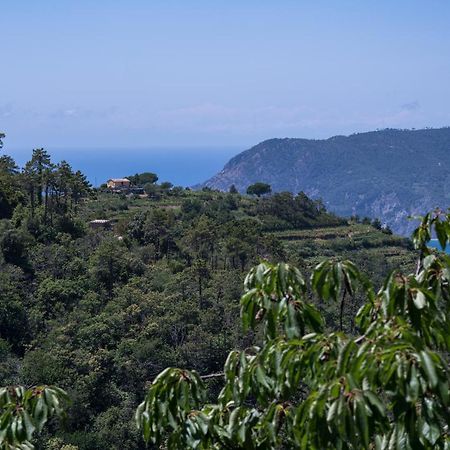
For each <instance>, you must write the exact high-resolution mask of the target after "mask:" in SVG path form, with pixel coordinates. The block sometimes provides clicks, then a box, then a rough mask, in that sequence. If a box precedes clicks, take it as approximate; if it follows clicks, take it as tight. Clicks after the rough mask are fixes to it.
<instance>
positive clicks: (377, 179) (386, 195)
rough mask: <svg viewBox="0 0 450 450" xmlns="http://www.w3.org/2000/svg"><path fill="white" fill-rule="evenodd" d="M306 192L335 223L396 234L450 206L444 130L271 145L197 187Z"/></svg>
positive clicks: (449, 137)
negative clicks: (352, 221)
mask: <svg viewBox="0 0 450 450" xmlns="http://www.w3.org/2000/svg"><path fill="white" fill-rule="evenodd" d="M256 181H262V182H266V183H269V184H270V185H271V186H272V189H273V190H274V191H291V192H294V193H298V192H299V191H304V192H305V193H306V194H307V195H308V196H310V197H312V198H319V197H320V198H322V199H323V200H324V202H325V204H326V206H327V208H328V209H330V210H331V211H334V212H335V213H337V214H338V215H341V216H350V215H353V214H357V215H360V216H369V217H378V218H380V219H381V220H382V222H385V223H387V224H389V226H391V228H392V229H393V230H394V231H396V232H397V233H401V234H408V233H409V232H410V231H411V229H412V228H413V227H414V225H413V223H411V222H410V221H408V220H407V217H408V216H409V215H411V214H413V215H414V214H420V213H423V212H424V211H427V210H429V209H430V208H433V207H435V206H440V207H445V208H446V207H448V206H450V128H441V129H426V130H394V129H387V130H382V131H374V132H369V133H359V134H354V135H351V136H335V137H331V138H329V139H325V140H309V139H288V138H286V139H270V140H267V141H264V142H261V143H260V144H258V145H256V146H254V147H252V148H251V149H249V150H246V151H244V152H242V153H240V154H239V155H237V156H235V157H234V158H232V159H231V160H230V161H229V162H228V163H227V164H226V165H225V167H224V169H223V170H222V171H221V172H219V173H218V174H217V175H216V176H214V177H213V178H211V179H209V180H208V181H206V182H205V183H204V184H203V185H202V186H208V187H211V188H215V189H221V190H227V189H229V187H230V186H231V185H232V184H234V185H235V186H236V187H237V189H238V190H240V191H245V189H246V188H247V186H248V185H249V184H252V183H254V182H256Z"/></svg>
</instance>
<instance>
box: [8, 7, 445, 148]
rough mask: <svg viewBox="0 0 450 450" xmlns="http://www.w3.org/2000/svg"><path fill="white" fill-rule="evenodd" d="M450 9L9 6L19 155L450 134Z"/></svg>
mask: <svg viewBox="0 0 450 450" xmlns="http://www.w3.org/2000/svg"><path fill="white" fill-rule="evenodd" d="M449 24H450V2H448V1H446V0H442V1H435V0H427V1H425V0H423V1H420V2H419V1H414V0H410V1H403V0H395V1H393V0H390V1H388V0H378V1H361V0H355V1H346V0H339V1H337V0H336V1H320V0H314V1H301V0H297V1H290V0H278V1H275V0H274V1H269V0H258V1H256V0H254V1H252V0H248V1H246V0H240V1H237V0H227V1H221V0H209V1H200V0H198V1H197V0H192V1H191V0H184V1H174V0H173V1H172V0H166V1H151V0H147V1H143V0H142V1H141V0H126V1H125V0H123V1H119V0H117V1H114V0H109V1H105V0H96V1H95V2H94V1H92V0H89V1H87V0H77V1H74V0H72V1H66V0H58V1H50V0H40V1H34V0H28V1H27V0H20V1H18V0H3V1H2V4H1V16H0V54H1V58H2V63H1V69H0V130H4V131H5V132H6V133H7V139H6V141H5V148H10V149H15V148H28V147H30V148H31V147H36V146H44V147H59V148H99V147H105V148H107V147H171V146H176V147H183V146H187V147H191V148H192V147H205V148H209V147H214V146H217V147H222V148H223V147H226V146H233V147H242V148H245V147H248V146H250V145H252V144H255V143H257V142H259V141H261V140H263V139H267V138H271V137H286V136H289V137H310V138H311V137H316V138H320V137H327V136H330V135H334V134H348V133H352V132H355V131H365V130H373V129H376V128H385V127H401V128H410V127H416V128H419V127H426V126H434V127H439V126H444V125H450V26H449Z"/></svg>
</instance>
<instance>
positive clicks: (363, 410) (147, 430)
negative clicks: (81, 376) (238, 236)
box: [136, 213, 450, 450]
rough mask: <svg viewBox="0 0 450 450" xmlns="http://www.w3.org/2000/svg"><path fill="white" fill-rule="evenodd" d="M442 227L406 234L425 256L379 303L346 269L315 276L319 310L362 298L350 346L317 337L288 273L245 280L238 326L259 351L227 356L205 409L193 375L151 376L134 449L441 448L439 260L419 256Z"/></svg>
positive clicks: (442, 221) (443, 393)
mask: <svg viewBox="0 0 450 450" xmlns="http://www.w3.org/2000/svg"><path fill="white" fill-rule="evenodd" d="M436 224H438V225H437V227H436ZM448 224H449V217H448V216H445V217H444V215H443V214H441V213H439V214H436V215H428V216H425V218H424V219H423V221H422V224H421V226H420V227H419V229H418V230H416V232H415V233H414V241H415V244H416V246H417V247H418V248H421V249H422V250H423V252H422V253H423V255H422V256H424V255H425V254H426V256H425V257H424V258H421V264H420V266H419V269H418V271H417V273H416V274H414V275H403V274H401V273H399V272H393V273H392V274H390V275H389V276H388V277H387V278H386V281H385V283H384V285H383V286H382V288H381V289H380V290H379V291H378V292H375V291H374V290H373V288H372V286H371V285H370V283H369V282H368V281H367V280H366V278H365V277H364V276H363V275H361V273H360V272H359V271H358V269H357V268H356V267H355V266H354V265H353V264H352V263H350V262H348V261H344V262H336V261H329V262H323V263H321V264H320V265H319V266H318V267H317V268H316V269H315V271H314V272H313V274H312V276H311V286H312V289H313V291H315V293H316V294H317V295H319V297H320V298H322V299H323V300H327V299H333V300H338V299H339V296H340V294H341V292H342V291H344V292H345V291H347V292H348V293H349V294H350V295H352V294H354V292H355V290H356V286H357V285H360V286H361V287H362V290H363V291H364V293H365V295H366V303H365V304H363V306H362V307H361V308H360V310H359V312H358V314H357V325H358V329H359V332H360V334H359V335H357V336H351V335H346V334H344V333H342V332H332V333H323V331H322V323H323V320H322V319H321V316H320V313H319V312H318V311H317V310H316V309H315V308H314V306H313V305H312V304H311V303H309V301H308V296H307V293H306V291H307V289H306V283H305V281H304V279H303V277H302V276H301V274H300V272H299V271H298V270H297V269H295V268H293V267H291V266H289V265H286V264H277V265H270V264H268V263H262V264H260V265H259V266H257V267H255V268H254V269H252V270H251V271H250V273H249V274H248V276H247V278H246V281H245V293H244V295H243V297H242V299H241V317H242V321H243V325H244V329H247V328H251V329H252V330H255V331H256V330H257V328H258V327H259V325H260V324H262V325H263V328H262V343H261V345H260V346H258V347H250V348H248V349H245V350H243V351H232V352H231V353H230V354H229V356H228V359H227V361H226V363H225V367H224V372H223V374H222V376H223V377H224V379H225V381H224V386H223V388H222V390H221V392H220V394H219V396H218V398H217V401H216V402H215V403H212V404H205V403H204V402H203V401H202V400H203V396H204V390H205V386H204V383H203V381H202V380H201V377H199V376H198V375H197V374H196V373H195V372H189V371H183V370H180V369H173V368H169V369H166V370H165V371H164V372H162V373H161V374H160V375H159V376H158V377H157V378H156V379H155V381H154V383H152V385H151V386H150V389H149V391H148V393H147V395H146V399H145V401H144V402H143V403H142V404H141V405H140V406H139V408H138V410H137V412H136V420H137V424H138V426H139V427H140V429H141V431H142V433H143V436H144V438H145V440H146V441H150V442H152V443H155V444H157V445H161V444H162V443H163V442H165V439H166V438H167V437H168V438H169V441H168V443H169V448H174V449H175V448H179V449H185V448H192V449H211V448H217V449H219V448H245V449H275V448H300V449H322V448H337V449H368V448H376V449H380V450H381V449H435V448H442V449H445V448H448V447H449V445H450V438H449V435H448V423H449V422H450V409H449V406H450V401H449V375H450V373H449V371H448V363H447V361H446V359H445V358H446V357H445V355H446V354H447V355H448V352H449V351H450V339H449V336H450V329H449V324H450V287H449V283H450V260H449V258H448V257H445V256H442V255H439V256H437V255H435V254H431V253H430V251H428V250H427V249H426V243H427V241H428V240H429V239H430V237H431V230H432V228H431V227H432V226H434V229H435V231H436V233H438V235H439V236H440V241H441V245H443V246H445V245H446V243H447V241H448V239H449V237H450V232H449V231H450V228H449V226H448Z"/></svg>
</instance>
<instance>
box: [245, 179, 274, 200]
mask: <svg viewBox="0 0 450 450" xmlns="http://www.w3.org/2000/svg"><path fill="white" fill-rule="evenodd" d="M271 192H272V188H271V187H270V184H266V183H259V182H258V183H255V184H251V185H250V186H249V187H248V188H247V194H248V195H256V196H257V197H258V198H259V197H261V195H266V194H270V193H271Z"/></svg>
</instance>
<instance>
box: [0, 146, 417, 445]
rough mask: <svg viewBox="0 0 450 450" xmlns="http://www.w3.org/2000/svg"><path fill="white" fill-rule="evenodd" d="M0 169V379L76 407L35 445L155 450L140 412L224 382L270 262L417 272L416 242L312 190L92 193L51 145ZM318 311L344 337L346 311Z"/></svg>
mask: <svg viewBox="0 0 450 450" xmlns="http://www.w3.org/2000/svg"><path fill="white" fill-rule="evenodd" d="M1 162H2V165H0V168H1V171H0V189H1V192H2V195H3V197H2V201H3V204H4V205H7V206H8V209H7V210H6V209H3V210H2V211H3V213H4V214H3V218H2V219H1V220H0V284H1V286H2V289H1V290H0V313H1V314H0V379H1V380H2V384H3V385H7V384H22V385H25V386H32V385H36V384H40V383H45V384H57V385H58V386H60V387H62V388H63V389H65V390H67V392H68V394H69V396H70V398H71V400H72V404H71V406H70V408H69V410H68V419H67V421H66V423H65V425H64V427H63V428H56V426H55V425H52V426H51V427H50V428H48V429H47V431H46V432H44V433H42V434H41V435H40V437H39V439H38V442H37V445H38V448H43V449H60V448H63V446H64V445H69V444H70V445H72V446H74V447H68V448H71V449H73V448H76V449H79V450H103V449H105V448H111V449H113V448H116V449H119V448H120V449H123V450H127V449H129V450H131V449H133V450H135V449H142V450H144V449H145V448H146V446H145V444H144V442H143V440H142V437H141V436H140V434H139V433H138V431H137V429H136V427H135V424H134V421H133V414H134V411H135V409H136V406H137V405H138V404H139V402H140V401H141V400H142V398H143V395H144V392H145V389H146V386H147V385H148V382H149V381H150V380H152V379H153V378H154V377H155V376H156V374H158V373H159V372H160V371H161V370H163V369H164V368H165V367H169V366H177V367H190V368H193V369H195V370H197V371H198V372H199V373H200V374H208V373H214V372H216V371H218V370H220V369H221V367H223V363H224V360H225V358H226V356H227V354H228V352H229V351H230V350H231V349H233V348H236V349H241V348H245V347H248V346H249V345H251V344H252V343H254V342H255V339H256V340H257V339H258V336H257V335H253V334H246V335H244V336H242V335H241V327H240V324H239V299H240V296H241V294H242V282H243V279H244V276H245V274H246V273H247V271H248V270H249V269H250V268H251V267H252V266H253V265H255V264H257V263H258V262H259V261H261V260H262V259H265V260H270V261H274V262H279V261H288V262H293V263H295V264H297V265H298V266H300V267H301V268H302V270H303V271H304V273H305V275H308V274H309V273H310V271H311V269H312V267H313V266H314V265H315V264H316V263H318V262H320V261H321V260H323V258H324V257H326V256H333V257H334V258H338V259H346V258H350V259H352V260H353V261H354V262H355V263H357V264H359V266H360V267H361V269H362V271H363V272H364V273H366V274H367V275H370V276H371V278H372V279H373V280H374V282H375V283H378V284H379V283H380V282H381V280H382V277H383V276H385V275H386V273H387V272H388V271H389V270H390V269H391V268H393V267H395V266H400V267H404V268H411V267H412V266H413V264H414V259H415V254H414V252H412V251H411V250H410V243H409V241H408V240H406V239H404V238H400V237H397V236H394V235H391V234H389V231H388V230H381V229H379V224H378V223H377V222H374V223H373V224H371V223H370V221H369V222H367V220H366V221H365V222H364V223H358V222H348V220H346V219H342V218H340V217H337V216H335V215H334V214H330V213H329V212H327V211H326V210H325V208H324V206H323V204H322V203H321V202H320V201H314V200H311V199H310V198H308V197H307V196H306V195H305V194H299V195H296V196H293V195H292V194H288V193H283V194H274V195H272V196H268V197H264V198H260V199H257V198H251V197H249V196H245V195H240V194H237V193H235V194H232V193H223V192H217V191H211V190H209V189H205V190H202V191H191V190H184V189H175V188H165V187H163V186H162V185H157V184H154V186H153V187H152V189H151V192H152V193H151V195H150V196H146V195H132V194H131V195H126V194H125V193H111V192H108V191H106V190H105V191H101V190H92V189H91V188H90V187H89V185H88V183H87V182H86V180H85V178H84V177H83V175H82V174H80V173H76V172H75V173H74V172H73V171H72V170H71V168H70V166H69V165H68V164H67V163H59V164H53V163H52V162H51V161H50V157H49V155H48V154H46V152H44V151H41V150H39V151H35V153H34V155H33V158H32V159H31V160H30V162H29V163H28V164H27V166H26V169H25V170H24V171H20V170H18V169H17V168H15V166H14V164H13V161H12V160H10V159H7V157H4V158H2V160H1ZM93 220H97V221H98V220H107V221H108V222H106V223H105V222H94V223H92V221H93ZM360 301H361V299H360V295H359V293H356V295H355V298H354V300H353V301H352V303H350V304H349V306H348V308H347V309H346V311H345V320H344V327H345V330H347V331H349V332H352V330H354V321H353V315H354V313H355V311H356V308H357V306H358V305H359V302H360ZM318 306H319V308H321V310H322V311H323V313H324V315H325V318H326V320H327V326H328V327H329V329H334V328H336V324H337V320H338V318H337V317H338V311H337V306H336V305H335V304H332V303H330V304H322V303H320V304H319V305H318ZM219 385H220V383H219V384H217V382H216V381H214V380H212V381H211V382H209V389H210V392H211V393H214V392H217V389H218V388H219V387H220V386H219Z"/></svg>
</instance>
